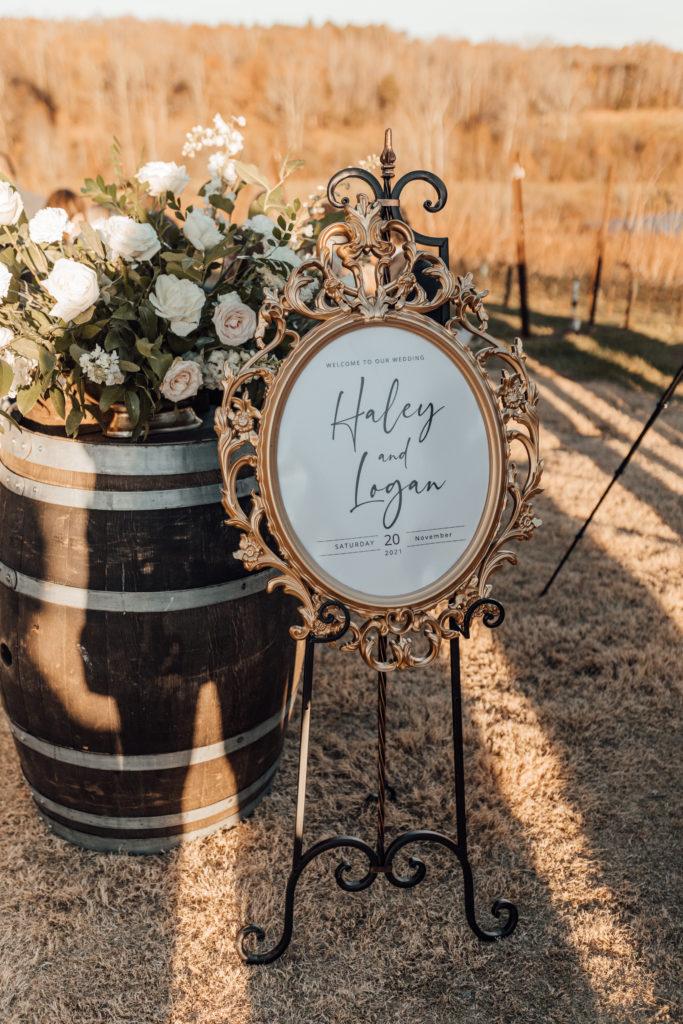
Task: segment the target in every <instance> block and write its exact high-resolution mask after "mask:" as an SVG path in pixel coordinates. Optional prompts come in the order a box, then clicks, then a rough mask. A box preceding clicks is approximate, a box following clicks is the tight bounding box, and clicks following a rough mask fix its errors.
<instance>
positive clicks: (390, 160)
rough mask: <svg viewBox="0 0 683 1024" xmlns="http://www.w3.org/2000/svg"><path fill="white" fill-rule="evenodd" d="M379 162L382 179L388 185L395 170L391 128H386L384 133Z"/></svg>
mask: <svg viewBox="0 0 683 1024" xmlns="http://www.w3.org/2000/svg"><path fill="white" fill-rule="evenodd" d="M379 162H380V165H381V168H382V177H383V179H384V182H385V184H386V185H388V184H389V182H390V181H391V179H392V178H393V177H394V172H395V169H396V154H395V153H394V150H393V147H392V139H391V128H387V129H386V131H385V132H384V149H383V150H382V153H381V155H380V158H379Z"/></svg>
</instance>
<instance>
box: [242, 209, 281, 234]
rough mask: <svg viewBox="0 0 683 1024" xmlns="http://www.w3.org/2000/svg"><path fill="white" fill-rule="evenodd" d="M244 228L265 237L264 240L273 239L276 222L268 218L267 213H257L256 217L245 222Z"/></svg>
mask: <svg viewBox="0 0 683 1024" xmlns="http://www.w3.org/2000/svg"><path fill="white" fill-rule="evenodd" d="M244 227H245V228H248V229H249V231H255V232H256V234H257V235H263V237H264V238H272V237H273V231H274V230H275V221H274V220H271V219H270V217H266V215H265V213H257V214H256V216H255V217H250V218H249V220H245V222H244Z"/></svg>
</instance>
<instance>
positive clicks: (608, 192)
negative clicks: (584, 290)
mask: <svg viewBox="0 0 683 1024" xmlns="http://www.w3.org/2000/svg"><path fill="white" fill-rule="evenodd" d="M613 172H614V168H613V167H612V165H611V164H610V166H609V169H608V171H607V182H606V184H605V201H604V205H603V208H602V223H601V224H600V230H599V231H598V246H597V254H596V259H595V273H594V275H593V298H592V300H591V311H590V316H589V318H588V322H589V324H590V325H591V327H592V326H593V325H594V323H595V317H596V314H597V311H598V296H599V295H600V284H601V282H602V264H603V261H604V257H605V246H606V244H607V228H608V226H609V211H610V207H611V205H612V185H613V178H614V174H613Z"/></svg>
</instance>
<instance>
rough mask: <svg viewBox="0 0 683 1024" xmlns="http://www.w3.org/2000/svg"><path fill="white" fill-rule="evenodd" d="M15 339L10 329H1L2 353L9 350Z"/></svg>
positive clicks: (0, 350)
mask: <svg viewBox="0 0 683 1024" xmlns="http://www.w3.org/2000/svg"><path fill="white" fill-rule="evenodd" d="M13 337H14V331H10V329H9V327H0V352H2V350H3V348H7V346H8V345H9V343H10V342H11V340H12V338H13Z"/></svg>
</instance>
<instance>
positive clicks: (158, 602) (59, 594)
mask: <svg viewBox="0 0 683 1024" xmlns="http://www.w3.org/2000/svg"><path fill="white" fill-rule="evenodd" d="M273 575H274V572H273V570H270V569H269V570H267V571H266V572H260V573H255V574H254V575H253V576H245V577H243V578H240V579H236V580H229V581H228V582H227V583H214V584H213V585H212V586H209V587H193V588H192V589H190V590H142V591H133V590H126V591H115V590H85V589H84V588H82V587H68V586H66V585H65V584H64V583H52V582H51V581H50V580H37V579H35V578H34V577H33V576H26V575H25V574H24V573H23V572H18V570H16V569H12V568H11V567H10V566H8V565H5V564H4V562H0V583H1V584H3V585H4V586H6V587H9V589H10V590H16V591H17V593H19V594H25V595H26V597H33V598H35V599H36V600H37V601H46V602H47V603H48V604H58V605H62V606H63V607H66V608H82V609H85V610H88V611H97V612H120V613H121V614H124V615H125V614H131V615H132V614H136V615H137V614H141V613H145V612H178V611H185V610H187V609H189V608H205V607H207V606H209V605H213V604H222V603H223V602H224V601H235V600H236V599H237V598H239V597H247V596H248V595H249V594H257V593H259V592H260V591H262V590H265V589H266V587H267V585H268V581H269V580H270V579H271V577H272V576H273Z"/></svg>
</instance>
